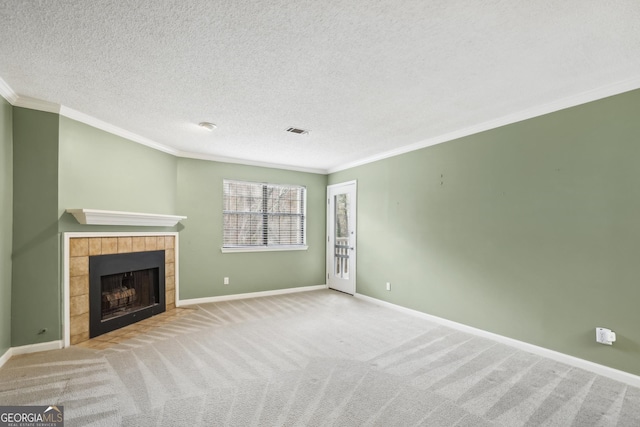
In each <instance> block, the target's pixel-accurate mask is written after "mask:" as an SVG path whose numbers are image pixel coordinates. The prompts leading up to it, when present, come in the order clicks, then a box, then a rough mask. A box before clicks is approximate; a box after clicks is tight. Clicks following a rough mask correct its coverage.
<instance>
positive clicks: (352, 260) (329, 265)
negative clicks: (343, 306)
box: [325, 180, 358, 295]
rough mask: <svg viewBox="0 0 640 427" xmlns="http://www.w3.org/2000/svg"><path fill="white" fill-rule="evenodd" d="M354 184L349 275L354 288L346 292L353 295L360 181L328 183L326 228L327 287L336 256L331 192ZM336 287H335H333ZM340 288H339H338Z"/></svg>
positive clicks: (355, 283)
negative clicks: (332, 242)
mask: <svg viewBox="0 0 640 427" xmlns="http://www.w3.org/2000/svg"><path fill="white" fill-rule="evenodd" d="M350 186H353V192H354V197H353V200H352V201H351V204H352V206H353V208H352V213H353V215H352V216H353V218H352V221H351V223H352V224H353V229H352V230H351V231H353V239H352V240H351V243H352V245H351V246H352V248H353V249H352V250H351V255H350V256H349V260H350V264H349V268H350V270H349V277H350V278H351V277H353V288H352V292H346V293H349V294H351V295H355V294H356V289H357V282H356V277H357V273H356V268H357V267H356V259H357V251H358V248H357V240H358V231H357V214H358V181H356V180H353V181H346V182H341V183H338V184H331V185H327V193H326V196H327V225H326V229H325V234H326V236H327V240H326V241H325V243H326V248H327V250H326V255H325V256H326V262H325V264H326V278H327V288H330V286H329V278H330V275H331V273H332V271H333V258H334V255H335V253H334V247H333V246H332V245H330V242H331V233H332V232H333V230H334V228H333V227H335V224H332V223H333V222H334V221H335V218H334V213H333V212H332V209H331V208H332V205H331V197H330V192H331V191H334V190H335V189H339V188H340V187H350ZM331 289H334V288H331ZM338 290H339V289H338Z"/></svg>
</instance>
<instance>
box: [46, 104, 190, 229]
mask: <svg viewBox="0 0 640 427" xmlns="http://www.w3.org/2000/svg"><path fill="white" fill-rule="evenodd" d="M59 138H60V139H59V140H60V151H59V157H60V158H59V202H58V216H59V217H60V222H59V230H60V231H85V232H86V231H122V230H123V229H124V230H126V231H161V230H170V231H175V229H174V228H163V227H159V228H158V227H124V228H123V227H112V226H87V225H81V224H79V223H78V221H76V219H75V218H74V217H73V216H72V215H71V214H68V213H66V212H65V209H69V208H88V209H104V210H114V211H125V212H144V213H157V214H167V215H173V214H176V215H177V214H179V212H176V189H177V181H176V173H177V159H176V158H175V157H174V156H172V155H170V154H166V153H163V152H160V151H158V150H155V149H152V148H149V147H145V146H144V145H141V144H138V143H135V142H132V141H130V140H127V139H124V138H121V137H119V136H116V135H113V134H111V133H108V132H105V131H102V130H100V129H96V128H94V127H92V126H89V125H86V124H84V123H80V122H77V121H75V120H72V119H69V118H67V117H63V116H61V117H60V136H59Z"/></svg>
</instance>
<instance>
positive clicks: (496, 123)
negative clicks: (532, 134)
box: [0, 77, 640, 175]
mask: <svg viewBox="0 0 640 427" xmlns="http://www.w3.org/2000/svg"><path fill="white" fill-rule="evenodd" d="M639 88H640V77H636V78H632V79H628V80H623V81H620V82H617V83H613V84H610V85H605V86H601V87H599V88H596V89H592V90H588V91H585V92H582V93H579V94H577V95H572V96H568V97H565V98H562V99H559V100H557V101H554V102H551V103H547V104H543V105H540V106H536V107H533V108H529V109H526V110H522V111H519V112H516V113H512V114H508V115H506V116H503V117H500V118H498V119H495V120H489V121H486V122H483V123H479V124H477V125H474V126H469V127H466V128H463V129H460V130H457V131H454V132H449V133H446V134H443V135H439V136H436V137H433V138H428V139H425V140H423V141H419V142H417V143H414V144H410V145H406V146H404V147H400V148H397V149H394V150H390V151H386V152H383V153H380V154H376V155H374V156H370V157H366V158H363V159H360V160H356V161H354V162H349V163H345V164H342V165H338V166H335V167H331V168H328V169H320V168H307V167H298V166H293V165H285V164H279V163H267V162H261V161H256V160H245V159H238V158H233V157H224V156H216V155H209V154H200V153H191V152H188V151H180V150H176V149H174V148H172V147H168V146H166V145H164V144H160V143H158V142H156V141H153V140H151V139H149V138H146V137H143V136H140V135H138V134H135V133H133V132H130V131H128V130H125V129H122V128H120V127H118V126H115V125H112V124H110V123H107V122H104V121H102V120H100V119H97V118H95V117H93V116H90V115H88V114H85V113H82V112H80V111H76V110H74V109H72V108H69V107H65V106H64V105H59V104H55V103H52V102H48V101H43V100H40V99H36V98H31V97H27V96H21V95H18V94H16V93H15V92H14V91H13V89H11V87H10V86H9V85H8V84H7V83H6V82H5V81H4V80H3V79H2V78H0V96H2V97H3V98H5V99H6V100H7V101H8V102H9V103H10V104H11V105H13V106H16V107H24V108H30V109H33V110H39V111H45V112H50V113H57V114H60V115H61V116H65V117H67V118H70V119H72V120H76V121H78V122H81V123H84V124H87V125H89V126H92V127H95V128H97V129H101V130H103V131H105V132H109V133H111V134H114V135H117V136H120V137H122V138H125V139H128V140H130V141H133V142H136V143H138V144H142V145H145V146H147V147H150V148H153V149H155V150H159V151H162V152H165V153H167V154H171V155H173V156H176V157H182V158H188V159H196V160H207V161H212V162H221V163H233V164H239V165H247V166H257V167H264V168H271V169H284V170H291V171H297V172H306V173H313V174H320V175H328V174H332V173H335V172H340V171H343V170H346V169H351V168H354V167H357V166H362V165H366V164H368V163H373V162H377V161H379V160H384V159H388V158H391V157H395V156H399V155H401V154H406V153H409V152H411V151H416V150H420V149H423V148H426V147H430V146H432V145H437V144H442V143H444V142H449V141H453V140H456V139H459V138H463V137H465V136H469V135H473V134H476V133H480V132H484V131H487V130H490V129H495V128H499V127H501V126H506V125H509V124H512V123H516V122H520V121H523V120H527V119H531V118H534V117H538V116H542V115H544V114H549V113H553V112H555V111H559V110H564V109H566V108H571V107H575V106H577V105H581V104H586V103H588V102H592V101H597V100H599V99H603V98H607V97H609V96H614V95H618V94H621V93H624V92H628V91H631V90H635V89H639Z"/></svg>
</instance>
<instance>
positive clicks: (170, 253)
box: [164, 249, 176, 263]
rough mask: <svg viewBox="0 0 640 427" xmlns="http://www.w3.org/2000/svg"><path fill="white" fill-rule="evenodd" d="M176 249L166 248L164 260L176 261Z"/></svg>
mask: <svg viewBox="0 0 640 427" xmlns="http://www.w3.org/2000/svg"><path fill="white" fill-rule="evenodd" d="M175 253H176V252H175V250H173V249H165V250H164V262H167V263H169V262H175Z"/></svg>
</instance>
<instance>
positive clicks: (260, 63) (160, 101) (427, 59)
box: [0, 0, 640, 171]
mask: <svg viewBox="0 0 640 427" xmlns="http://www.w3.org/2000/svg"><path fill="white" fill-rule="evenodd" d="M639 77H640V1H638V0H617V1H612V0H611V1H607V0H567V1H561V2H559V1H556V0H553V1H551V0H537V1H529V0H526V1H525V0H487V1H477V0H474V1H472V0H466V1H465V0H438V1H433V0H388V1H370V0H349V1H344V0H343V1H336V0H334V1H332V0H325V1H317V0H312V1H311V0H301V1H295V2H293V1H290V0H265V1H252V0H248V1H238V0H236V1H231V0H218V1H210V0H189V1H186V0H183V1H178V0H175V1H170V0H139V1H121V0H92V1H86V0H40V1H32V0H30V1H25V0H10V1H7V0H0V78H2V80H4V81H5V82H6V84H7V85H8V86H9V87H10V89H11V90H12V91H13V92H15V94H17V95H19V96H20V97H23V98H27V97H31V98H36V99H39V100H44V101H48V102H51V103H54V104H59V105H62V106H64V107H66V108H69V109H72V110H75V111H78V112H81V113H84V114H86V115H88V116H92V117H94V118H96V119H98V120H101V121H103V122H106V123H109V124H111V125H114V126H116V127H119V128H121V129H124V130H126V131H129V132H132V133H133V134H136V135H139V136H141V137H144V138H147V139H148V140H151V141H154V142H156V143H158V144H161V145H163V146H165V147H167V148H168V149H169V150H170V151H171V150H173V152H176V153H179V154H182V155H186V156H202V157H205V158H206V157H210V158H220V157H228V158H234V159H240V160H242V161H246V162H249V163H250V162H266V163H272V164H279V165H283V166H285V167H292V168H308V169H312V170H318V171H327V170H336V169H337V168H340V167H342V166H345V165H348V164H354V162H359V161H363V160H364V159H370V158H375V157H376V156H381V155H383V154H384V153H388V152H392V151H394V150H399V149H400V150H402V147H407V146H419V145H420V144H424V141H429V140H436V139H437V138H438V137H441V136H442V135H446V134H450V133H452V132H456V131H459V130H460V129H466V128H472V127H474V126H478V125H479V124H482V123H487V122H492V121H495V120H497V119H500V118H503V117H505V116H508V115H510V114H513V113H514V112H520V111H526V110H531V109H535V108H539V107H540V106H544V105H549V104H553V103H554V102H556V103H557V102H558V101H559V100H562V99H566V98H571V97H575V96H577V95H580V94H584V93H586V92H589V91H594V90H595V89H599V88H603V87H610V86H612V85H613V86H615V85H616V84H620V82H629V81H632V82H633V83H632V84H633V85H635V84H636V83H635V82H636V81H637V79H638V78H639ZM636 87H640V84H638V85H637V86H636ZM540 111H543V110H540ZM543 112H544V111H543ZM200 121H211V122H214V123H216V124H217V125H218V128H217V129H216V130H215V131H213V132H207V131H205V130H203V129H202V128H199V127H198V126H197V123H198V122H200ZM290 126H295V127H300V128H303V129H309V130H310V131H311V133H310V134H309V135H304V136H301V135H295V134H289V133H286V132H285V129H287V128H288V127H290Z"/></svg>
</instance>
